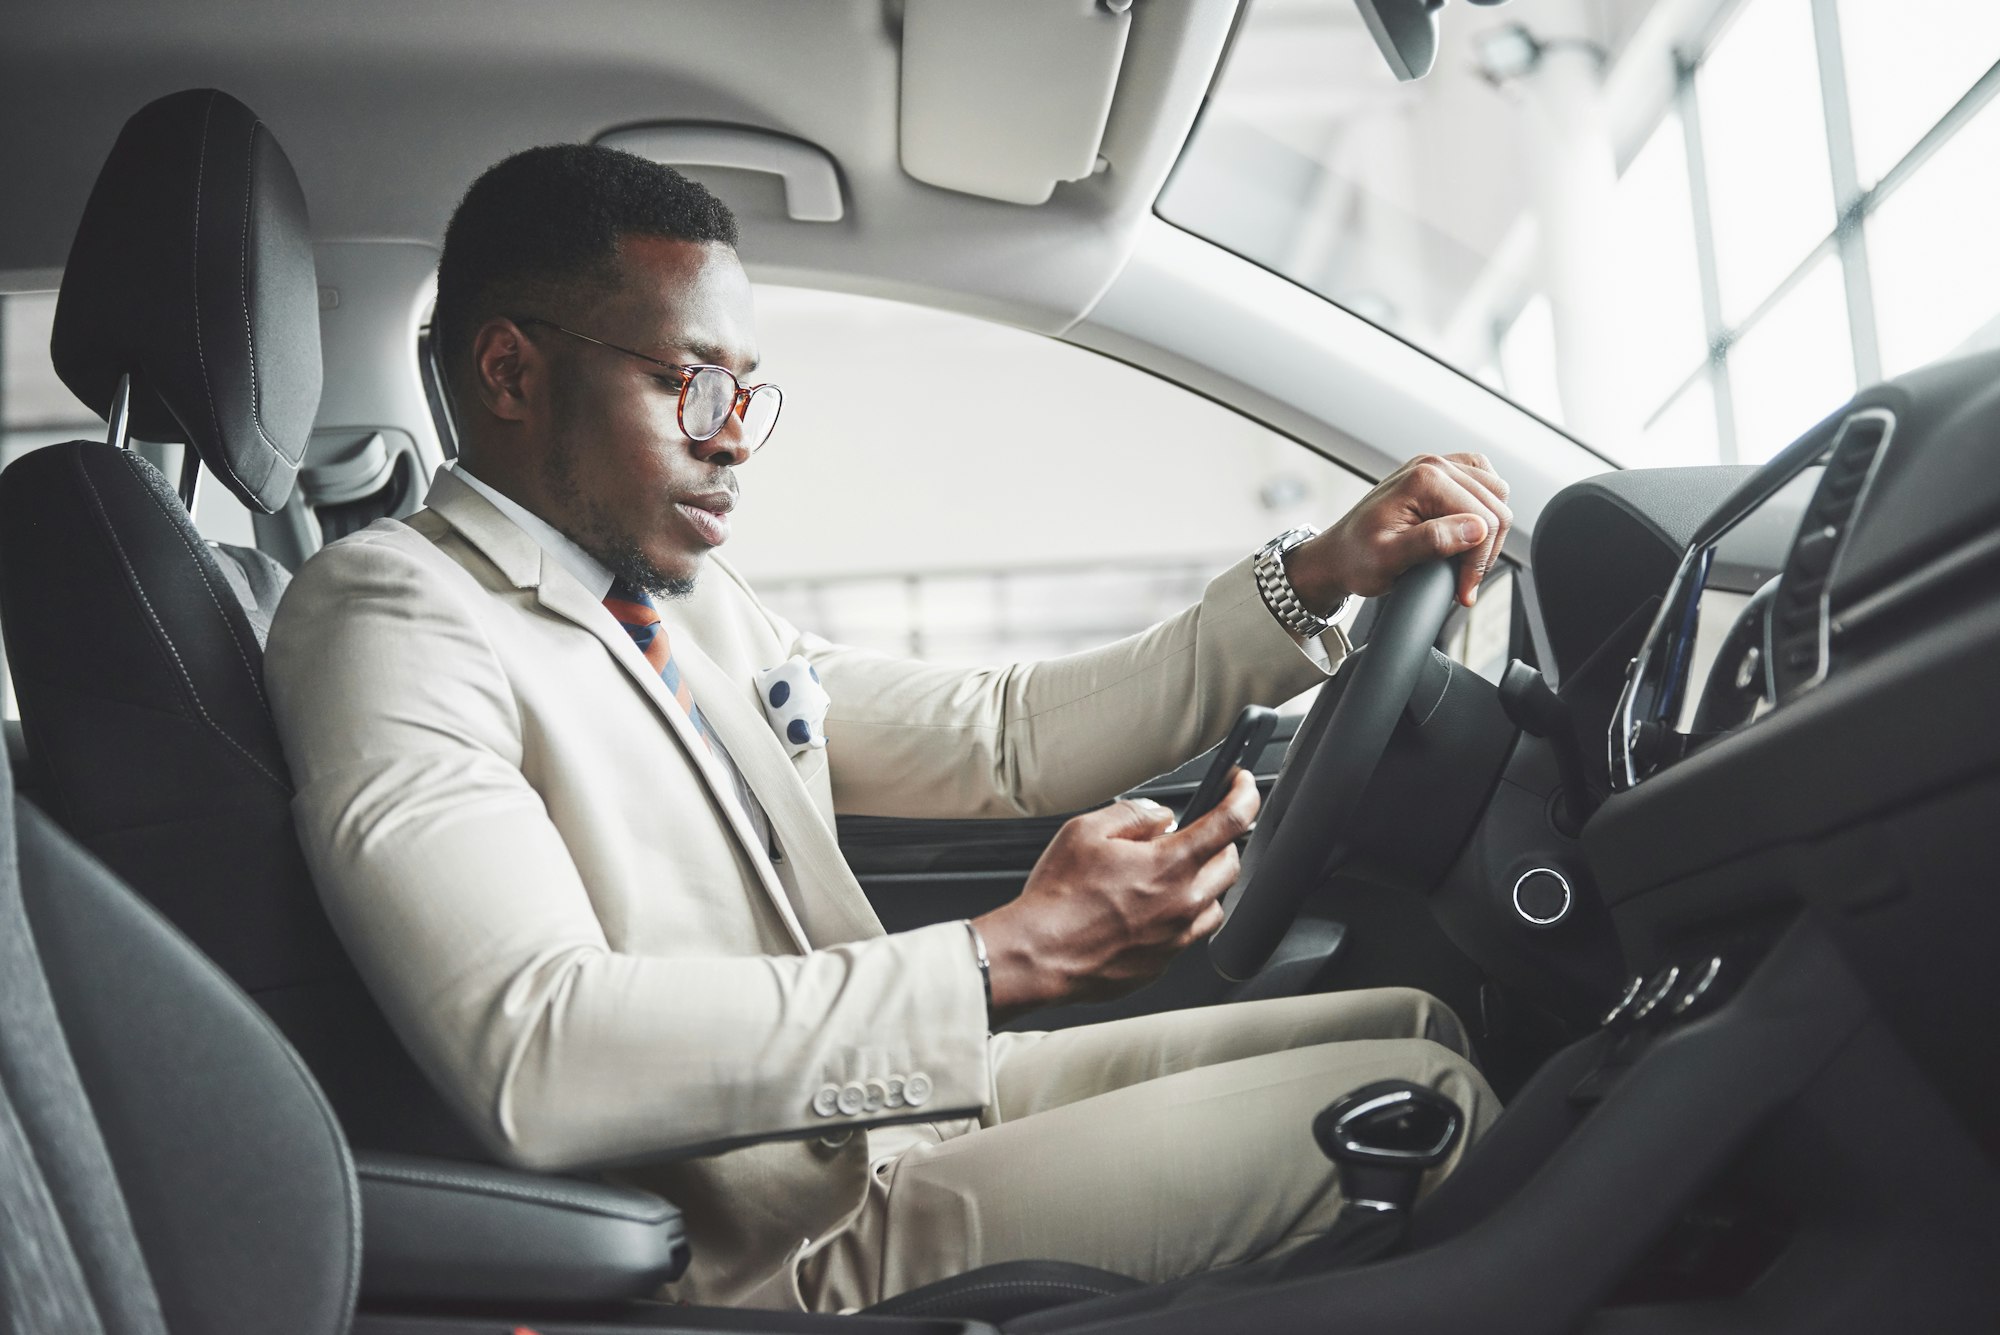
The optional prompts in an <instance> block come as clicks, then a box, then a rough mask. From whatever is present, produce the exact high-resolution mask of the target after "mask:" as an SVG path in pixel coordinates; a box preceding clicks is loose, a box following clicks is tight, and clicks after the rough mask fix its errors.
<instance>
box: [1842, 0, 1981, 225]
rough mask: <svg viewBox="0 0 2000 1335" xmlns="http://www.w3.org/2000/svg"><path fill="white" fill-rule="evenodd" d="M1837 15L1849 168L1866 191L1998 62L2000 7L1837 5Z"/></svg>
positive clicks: (1963, 3) (1953, 0)
mask: <svg viewBox="0 0 2000 1335" xmlns="http://www.w3.org/2000/svg"><path fill="white" fill-rule="evenodd" d="M1839 13H1840V45H1841V52H1842V55H1843V57H1844V63H1845V65H1846V67H1847V98H1848V103H1849V106H1850V108H1851V112H1850V116H1851V119H1852V121H1853V124H1854V157H1855V163H1856V166H1857V167H1858V168H1859V169H1860V172H1861V183H1862V184H1863V185H1864V186H1866V185H1873V184H1874V183H1875V182H1876V181H1879V180H1881V179H1882V177H1883V175H1884V174H1885V173H1886V172H1888V170H1889V169H1890V168H1891V167H1894V166H1895V165H1896V164H1897V163H1898V162H1900V161H1901V160H1902V158H1903V155H1904V154H1905V153H1908V152H1909V151H1910V150H1911V149H1912V148H1914V147H1915V146H1916V143H1917V141H1918V140H1919V139H1921V138H1923V137H1924V135H1925V134H1927V133H1928V132H1929V131H1930V128H1931V126H1932V125H1934V124H1936V123H1937V120H1938V118H1939V117H1941V116H1943V115H1944V114H1945V112H1947V111H1949V110H1951V108H1952V104H1953V103H1955V102H1957V101H1958V99H1959V98H1961V97H1963V96H1964V95H1965V90H1966V89H1968V88H1970V87H1972V85H1973V84H1974V83H1976V82H1977V81H1978V79H1979V77H1980V76H1981V75H1982V74H1984V73H1986V71H1987V70H1989V69H1991V68H1992V67H1993V63H1994V62H1995V61H2000V4H1995V3H1994V2H1993V0H1887V2H1885V0H1840V6H1839ZM1992 160H1993V159H1990V158H1989V159H1988V161H1989V162H1990V161H1992Z"/></svg>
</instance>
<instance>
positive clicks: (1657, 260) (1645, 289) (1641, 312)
mask: <svg viewBox="0 0 2000 1335" xmlns="http://www.w3.org/2000/svg"><path fill="white" fill-rule="evenodd" d="M1613 235H1614V236H1615V238H1616V242H1615V245H1616V252H1617V267H1616V274H1617V281H1618V284H1619V292H1618V294H1617V302H1616V309H1617V314H1618V356H1617V362H1616V368H1617V373H1618V374H1619V375H1620V377H1621V378H1622V380H1623V383H1622V385H1621V386H1620V395H1621V397H1622V398H1623V399H1624V400H1625V402H1626V403H1627V404H1629V405H1630V408H1631V411H1632V413H1633V415H1634V416H1635V418H1636V419H1638V420H1644V418H1645V417H1646V416H1647V415H1648V414H1650V413H1651V412H1652V411H1653V410H1654V409H1655V408H1657V407H1659V405H1660V404H1662V403H1664V402H1665V401H1666V399H1667V396H1668V395H1670V394H1672V393H1673V392H1674V389H1675V387H1676V386H1678V385H1679V384H1680V383H1681V381H1683V380H1685V379H1686V378H1687V372H1688V367H1690V366H1692V365H1693V364H1694V363H1696V362H1697V361H1699V360H1700V359H1701V357H1702V354H1703V353H1704V352H1705V351H1706V350H1707V344H1708V337H1707V331H1706V329H1705V327H1704V322H1703V318H1702V311H1701V270H1700V268H1699V266H1698V264H1697V262H1696V259H1695V248H1694V206H1693V204H1692V202H1691V200H1690V198H1689V190H1688V168H1687V136H1686V132H1685V131H1684V130H1683V128H1682V126H1681V118H1680V117H1679V116H1669V117H1667V119H1666V120H1665V121H1664V122H1663V123H1662V124H1661V125H1660V127H1659V129H1657V130H1655V131H1654V132H1653V134H1652V136H1651V137H1650V138H1648V139H1647V140H1646V143H1645V146H1644V147H1643V148H1641V149H1640V150H1639V153H1638V155H1637V156H1636V157H1634V158H1633V159H1632V162H1631V165H1629V166H1628V167H1626V169H1625V174H1624V175H1623V176H1621V177H1619V178H1618V191H1617V198H1616V213H1615V215H1614V226H1613Z"/></svg>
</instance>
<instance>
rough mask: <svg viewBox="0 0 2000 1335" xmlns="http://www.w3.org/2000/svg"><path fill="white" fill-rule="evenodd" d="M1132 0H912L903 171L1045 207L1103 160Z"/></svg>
mask: <svg viewBox="0 0 2000 1335" xmlns="http://www.w3.org/2000/svg"><path fill="white" fill-rule="evenodd" d="M1129 8H1130V4H1129V0H1127V2H1126V3H1124V4H1120V3H1117V0H979V3H977V4H967V3H965V0H906V3H905V5H904V9H903V99H902V102H903V105H902V131H901V133H902V160H903V170H904V171H906V172H908V173H909V174H910V175H911V176H914V177H916V178H917V179H918V180H919V181H923V182H925V183H926V184H929V185H936V186H943V187H944V188H945V189H947V190H957V191H960V192H962V193H964V194H968V195H979V196H982V197H984V198H987V199H999V200H1005V201H1006V202H1008V203H1010V204H1041V203H1044V202H1046V201H1047V199H1048V197H1049V196H1050V194H1052V193H1053V192H1054V190H1055V188H1056V185H1057V183H1058V182H1062V181H1076V180H1081V179H1082V178H1084V177H1086V176H1089V175H1090V174H1091V173H1092V172H1093V171H1095V170H1096V167H1097V154H1098V148H1099V146H1100V144H1101V143H1102V141H1103V139H1104V123H1105V120H1106V118H1107V117H1108V116H1109V115H1110V112H1111V95H1112V92H1113V90H1114V89H1116V87H1117V85H1118V70H1119V67H1120V66H1121V65H1122V64H1123V63H1124V60H1125V39H1126V35H1127V33H1128V32H1129V31H1130V28H1131V15H1130V13H1129V12H1127V11H1128V10H1129Z"/></svg>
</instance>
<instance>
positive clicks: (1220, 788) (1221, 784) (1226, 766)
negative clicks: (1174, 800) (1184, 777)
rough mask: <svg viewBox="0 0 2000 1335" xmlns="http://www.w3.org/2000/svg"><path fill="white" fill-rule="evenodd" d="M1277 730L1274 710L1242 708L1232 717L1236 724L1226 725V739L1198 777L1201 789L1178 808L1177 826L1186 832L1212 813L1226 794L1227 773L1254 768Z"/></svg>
mask: <svg viewBox="0 0 2000 1335" xmlns="http://www.w3.org/2000/svg"><path fill="white" fill-rule="evenodd" d="M1277 726H1278V711H1277V710H1275V709H1266V708H1265V707H1264V706H1263V705H1245V706H1244V707H1243V712H1242V713H1240V714H1238V715H1237V716H1236V722H1235V723H1233V724H1231V725H1230V728H1229V735H1228V736H1227V737H1224V738H1223V739H1222V745H1221V746H1220V747H1218V748H1217V749H1216V752H1215V759H1214V760H1213V761H1212V762H1210V764H1209V767H1208V773H1206V774H1204V775H1202V776H1201V786H1200V787H1199V788H1197V789H1195V790H1194V796H1193V797H1192V798H1189V799H1188V804H1187V805H1186V806H1185V807H1183V808H1181V814H1180V819H1179V821H1178V822H1177V823H1178V824H1179V826H1180V828H1182V829H1186V828H1187V827H1188V826H1190V825H1192V824H1194V823H1195V822H1196V821H1198V820H1200V819H1201V818H1202V817H1203V816H1206V815H1207V814H1208V813H1209V812H1211V811H1213V810H1215V804H1216V803H1218V802H1220V801H1221V800H1222V795H1223V794H1224V793H1226V792H1228V791H1229V772H1230V771H1231V770H1233V769H1235V768H1237V767H1238V766H1239V765H1240V766H1242V767H1243V768H1245V769H1248V768H1250V767H1251V766H1253V765H1255V764H1256V763H1257V757H1259V756H1261V755H1263V754H1264V744H1265V743H1266V742H1268V741H1270V740H1271V733H1272V732H1273V731H1274V730H1275V729H1276V728H1277Z"/></svg>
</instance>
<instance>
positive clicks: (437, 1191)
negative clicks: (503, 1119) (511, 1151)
mask: <svg viewBox="0 0 2000 1335" xmlns="http://www.w3.org/2000/svg"><path fill="white" fill-rule="evenodd" d="M356 1167H357V1171H358V1173H359V1175H360V1181H361V1199H362V1210H363V1212H364V1213H365V1215H366V1216H367V1220H368V1228H367V1231H366V1233H365V1234H364V1236H363V1242H362V1276H361V1297H362V1301H363V1302H367V1303H383V1302H456V1303H473V1302H476V1303H481V1304H492V1303H585V1302H615V1301H619V1300H624V1299H631V1298H644V1297H649V1296H651V1295H652V1294H653V1293H654V1291H655V1290H657V1289H658V1288H659V1287H660V1285H662V1284H665V1283H668V1282H670V1281H672V1280H674V1279H677V1278H679V1277H680V1275H681V1272H682V1271H684V1270H685V1269H686V1268H687V1261H688V1254H689V1253H688V1244H687V1234H686V1230H685V1229H684V1228H683V1227H682V1224H681V1212H680V1211H679V1210H677V1209H675V1208H674V1207H673V1206H672V1205H669V1204H668V1203H667V1202H665V1201H663V1200H661V1199H660V1198H659V1197H657V1196H654V1195H652V1194H651V1193H649V1192H644V1191H639V1190H636V1189H634V1188H630V1187H613V1186H606V1185H603V1184H600V1183H594V1182H579V1181H575V1180H573V1179H566V1178H550V1177H543V1176H539V1175H536V1174H532V1173H522V1172H516V1171H514V1170H511V1169H506V1168H489V1167H486V1166H484V1165H480V1164H469V1163H456V1162H448V1161H443V1160H434V1159H419V1158H412V1157H410V1156H407V1155H399V1154H372V1153H369V1152H367V1151H363V1152H361V1153H360V1154H358V1155H357V1156H356Z"/></svg>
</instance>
